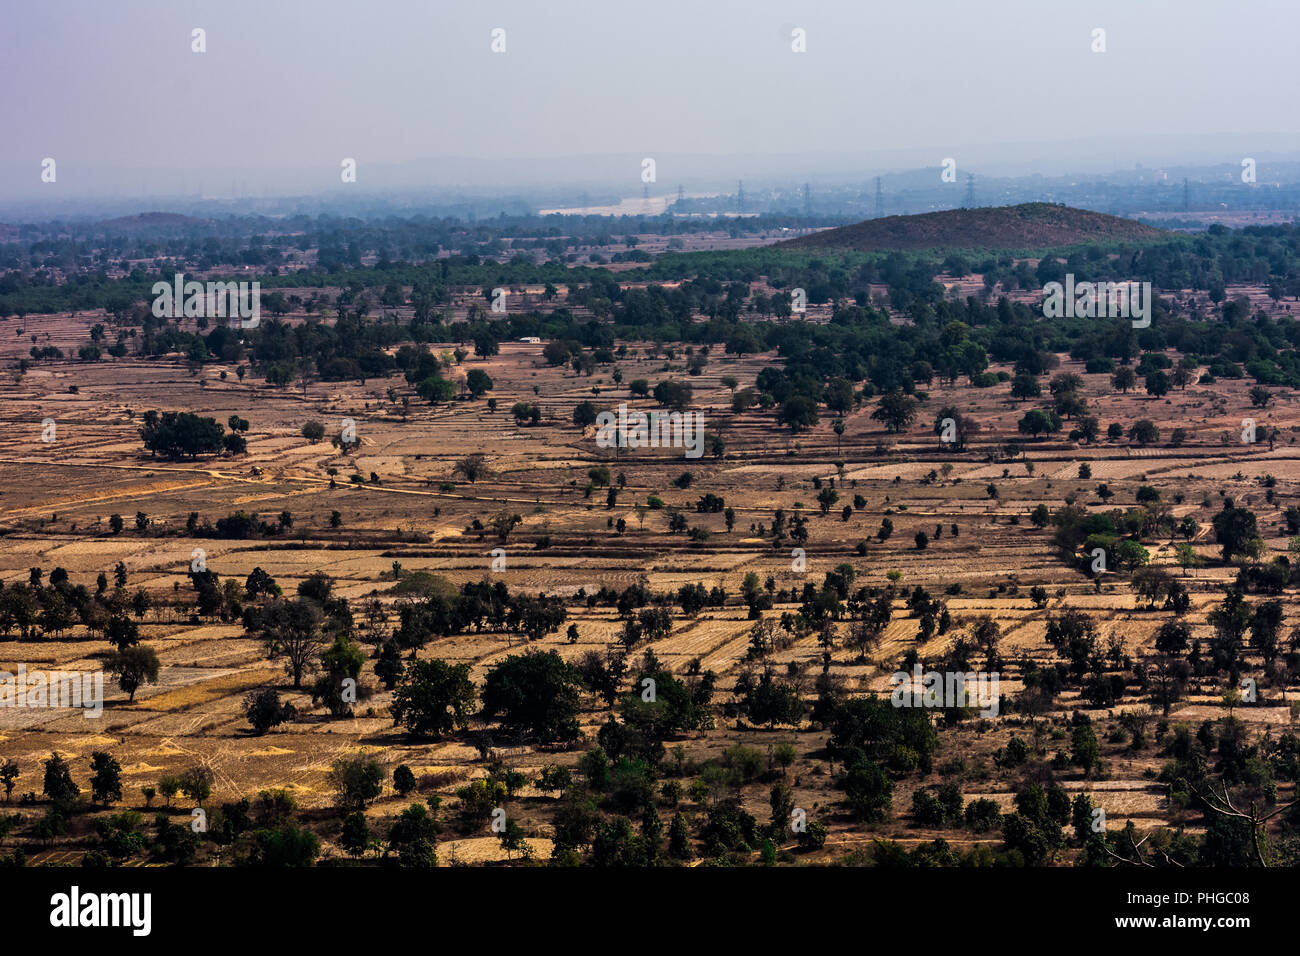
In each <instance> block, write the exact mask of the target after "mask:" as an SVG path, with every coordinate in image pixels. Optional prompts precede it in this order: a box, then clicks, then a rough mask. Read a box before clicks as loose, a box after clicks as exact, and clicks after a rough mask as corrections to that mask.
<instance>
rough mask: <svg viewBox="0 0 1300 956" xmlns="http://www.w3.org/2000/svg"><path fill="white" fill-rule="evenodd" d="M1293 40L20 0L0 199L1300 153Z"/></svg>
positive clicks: (984, 21)
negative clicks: (872, 161) (771, 167)
mask: <svg viewBox="0 0 1300 956" xmlns="http://www.w3.org/2000/svg"><path fill="white" fill-rule="evenodd" d="M195 27H202V28H204V29H205V30H206V32H207V37H206V40H207V52H206V53H202V54H198V53H192V52H191V50H190V46H191V30H192V29H193V28H195ZM497 27H500V28H503V29H504V30H505V31H506V52H505V53H501V54H497V53H493V52H492V51H491V48H490V46H491V31H492V30H493V28H497ZM1097 27H1101V28H1103V29H1105V31H1106V47H1107V49H1106V52H1105V53H1093V52H1092V51H1091V49H1090V46H1091V44H1092V36H1091V34H1092V31H1093V29H1094V28H1097ZM795 28H802V29H803V30H805V31H806V36H807V52H806V53H794V52H792V50H791V42H792V40H791V31H792V30H794V29H795ZM1297 36H1300V2H1297V0H1114V2H1112V0H1089V2H1074V0H894V2H889V3H885V2H879V0H803V2H790V0H787V2H776V0H734V2H733V0H655V2H645V3H632V2H627V0H592V2H587V0H521V2H505V0H495V2H494V0H461V2H442V0H357V2H351V0H212V2H197V0H195V2H191V0H39V2H38V0H0V90H3V94H0V130H3V138H2V139H0V198H13V197H23V198H32V197H34V196H42V195H47V196H48V195H51V193H52V191H53V190H55V189H57V190H58V191H59V192H58V195H60V196H63V195H91V194H111V193H112V192H113V191H115V190H121V191H123V192H125V193H126V194H132V193H136V192H141V191H144V190H146V189H149V190H150V191H153V190H166V191H173V190H185V191H188V192H190V193H194V192H197V191H198V190H199V189H203V190H204V191H206V192H214V193H215V192H217V191H220V190H223V189H224V190H226V191H229V189H230V185H231V180H232V178H235V177H237V178H239V179H240V180H241V181H242V182H243V184H244V186H245V187H246V188H247V189H249V190H254V191H263V190H268V189H275V190H289V191H298V192H314V191H317V190H327V189H331V188H337V187H338V185H339V164H340V161H341V159H342V158H343V157H353V158H355V159H356V160H357V162H358V164H359V170H358V183H357V185H358V186H359V187H366V188H369V189H376V188H382V187H384V186H386V185H394V186H395V185H405V184H409V183H410V181H411V177H412V176H413V175H414V176H415V177H416V181H419V176H421V175H424V174H425V172H426V171H427V169H429V168H432V169H436V170H437V172H438V177H439V178H440V179H441V180H443V181H441V182H439V183H438V184H437V185H441V186H454V185H456V184H457V183H456V180H458V179H460V180H463V181H464V182H472V181H479V182H482V181H483V180H484V179H488V180H493V181H496V182H499V183H500V184H502V185H507V184H512V183H513V184H528V183H537V182H545V181H547V180H548V179H550V178H556V177H565V176H567V177H569V178H575V177H577V176H580V175H585V174H588V173H587V171H588V170H590V175H593V176H595V175H612V176H615V177H619V176H622V175H623V173H622V170H623V169H624V168H625V169H626V175H627V178H628V181H629V185H630V192H632V193H635V192H639V190H640V188H641V183H640V179H639V174H640V160H641V158H642V157H643V156H650V157H655V158H656V159H657V160H658V162H659V169H658V174H659V180H660V183H672V184H674V185H673V188H675V184H676V183H677V182H678V181H680V180H681V179H682V178H683V174H684V173H688V172H689V171H690V166H691V162H690V160H689V159H688V158H687V157H691V156H701V155H714V156H720V157H740V158H741V164H742V165H743V162H744V161H745V159H746V158H749V159H750V160H753V158H754V157H758V156H761V155H764V154H800V155H806V154H831V153H836V154H847V153H869V154H876V155H879V156H882V157H888V158H889V159H890V160H891V162H892V163H893V165H895V166H897V167H902V166H905V165H907V164H912V165H937V164H938V162H939V160H940V159H941V158H942V157H945V156H956V157H958V160H959V163H961V162H962V161H963V159H964V158H974V159H975V160H976V161H980V162H995V161H998V162H1004V163H1009V162H1015V161H1021V162H1023V163H1027V164H1029V165H1030V166H1031V167H1032V166H1033V165H1034V164H1035V163H1039V162H1041V163H1043V164H1044V166H1047V165H1051V164H1058V165H1056V167H1055V168H1053V169H1046V168H1044V170H1043V171H1044V172H1063V171H1069V170H1071V169H1072V168H1073V167H1072V166H1071V163H1072V162H1073V163H1075V165H1076V166H1078V165H1083V164H1085V163H1087V162H1091V161H1092V160H1094V159H1096V160H1098V161H1100V158H1101V157H1108V158H1110V157H1113V159H1114V162H1116V163H1118V164H1123V165H1127V166H1130V167H1131V165H1132V162H1133V160H1134V158H1137V157H1139V156H1143V157H1146V158H1148V159H1149V160H1150V161H1155V162H1160V163H1164V164H1167V165H1176V164H1177V163H1178V162H1179V161H1180V160H1186V161H1193V160H1199V159H1205V158H1215V157H1220V158H1221V161H1224V162H1236V161H1238V160H1239V158H1240V157H1242V156H1246V155H1254V154H1268V153H1269V152H1270V151H1276V152H1285V151H1288V150H1289V151H1297V150H1300V110H1297V108H1296V107H1297V93H1298V92H1300V79H1298V78H1297V77H1298V75H1300V74H1298V73H1297V69H1296V65H1295V39H1296V37H1297ZM1200 134H1213V136H1211V137H1210V138H1209V139H1207V140H1204V141H1202V142H1203V143H1204V144H1205V151H1204V152H1203V153H1202V154H1201V155H1197V156H1192V155H1191V154H1190V153H1191V151H1192V143H1193V140H1192V139H1191V138H1192V137H1195V136H1197V135H1200ZM1007 144H1023V145H1007ZM963 151H964V152H963ZM1184 153H1186V155H1184ZM47 156H48V157H54V158H55V159H56V161H57V163H58V181H57V183H56V184H53V185H51V184H43V183H41V182H40V178H39V177H40V163H41V160H42V159H43V158H44V157H47ZM575 156H586V157H604V158H603V159H601V160H594V159H593V160H592V161H591V164H590V165H589V166H584V164H583V163H581V162H577V163H574V162H570V161H564V162H554V161H552V162H549V163H548V162H537V163H528V162H517V161H518V160H534V159H536V160H544V159H546V158H551V159H552V160H554V159H555V158H557V157H575ZM457 157H458V158H473V159H475V160H477V159H482V160H483V161H482V162H478V161H475V162H448V161H447V160H449V159H450V158H457ZM425 160H442V161H443V162H441V163H440V164H434V165H433V166H432V167H427V166H421V167H420V168H419V170H418V171H415V172H413V171H412V169H410V168H408V169H407V170H406V172H405V174H404V173H403V172H402V170H401V169H400V168H396V167H398V166H400V164H412V163H422V162H423V161H425ZM674 163H677V168H673V164H674ZM699 168H701V169H702V168H703V166H700V167H699ZM792 172H793V173H794V174H795V175H797V174H798V172H799V167H798V164H797V163H792ZM430 185H434V184H430ZM688 188H689V186H688Z"/></svg>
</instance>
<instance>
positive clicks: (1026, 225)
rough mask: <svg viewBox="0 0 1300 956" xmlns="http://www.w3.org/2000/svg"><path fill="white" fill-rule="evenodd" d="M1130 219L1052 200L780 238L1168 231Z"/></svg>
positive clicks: (826, 243)
mask: <svg viewBox="0 0 1300 956" xmlns="http://www.w3.org/2000/svg"><path fill="white" fill-rule="evenodd" d="M1167 235H1169V233H1167V232H1166V231H1165V230H1163V229H1155V228H1153V227H1151V226H1144V225H1143V224H1142V223H1140V222H1136V221H1134V220H1132V219H1123V218H1121V217H1119V216H1108V215H1106V214H1105V213H1100V212H1090V211H1089V210H1087V209H1074V208H1071V207H1070V206H1058V205H1055V204H1054V203H1045V202H1031V203H1023V204H1021V205H1019V206H987V207H984V208H976V209H949V210H946V211H943V212H926V213H920V214H919V215H915V216H886V217H884V218H883V219H868V220H866V221H865V222H860V223H857V224H856V225H852V226H840V227H839V228H837V229H824V230H822V231H821V232H815V233H813V234H812V235H808V236H800V237H799V238H798V239H789V240H787V241H785V242H781V243H778V244H777V245H779V246H784V247H786V248H790V249H852V250H857V251H862V252H876V251H887V250H892V249H908V250H912V249H1042V248H1047V247H1050V246H1068V245H1073V244H1075V243H1081V242H1097V241H1104V240H1132V241H1143V240H1151V239H1159V238H1160V237H1161V236H1167Z"/></svg>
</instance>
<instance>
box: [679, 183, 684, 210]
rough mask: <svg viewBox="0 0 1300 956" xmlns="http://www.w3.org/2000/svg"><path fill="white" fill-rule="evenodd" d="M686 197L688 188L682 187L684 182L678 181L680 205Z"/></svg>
mask: <svg viewBox="0 0 1300 956" xmlns="http://www.w3.org/2000/svg"><path fill="white" fill-rule="evenodd" d="M685 199H686V190H685V189H683V188H682V184H681V183H678V184H677V204H678V205H679V206H680V205H681V204H682V202H683V201H684V200H685Z"/></svg>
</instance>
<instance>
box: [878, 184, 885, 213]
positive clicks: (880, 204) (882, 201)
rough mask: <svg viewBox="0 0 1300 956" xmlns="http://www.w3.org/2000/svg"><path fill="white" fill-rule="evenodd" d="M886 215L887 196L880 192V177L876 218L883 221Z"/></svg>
mask: <svg viewBox="0 0 1300 956" xmlns="http://www.w3.org/2000/svg"><path fill="white" fill-rule="evenodd" d="M884 215H885V194H884V193H882V192H881V191H880V177H879V176H877V177H876V218H877V219H882V218H884Z"/></svg>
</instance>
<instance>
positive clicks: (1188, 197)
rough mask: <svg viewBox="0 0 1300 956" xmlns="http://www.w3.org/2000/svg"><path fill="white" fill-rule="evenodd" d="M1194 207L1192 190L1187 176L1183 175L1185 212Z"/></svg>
mask: <svg viewBox="0 0 1300 956" xmlns="http://www.w3.org/2000/svg"><path fill="white" fill-rule="evenodd" d="M1191 208H1192V192H1191V190H1190V189H1189V188H1188V186H1187V177H1186V176H1184V177H1183V212H1187V211H1188V210H1189V209H1191Z"/></svg>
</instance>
